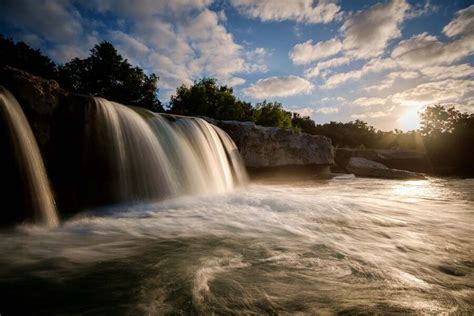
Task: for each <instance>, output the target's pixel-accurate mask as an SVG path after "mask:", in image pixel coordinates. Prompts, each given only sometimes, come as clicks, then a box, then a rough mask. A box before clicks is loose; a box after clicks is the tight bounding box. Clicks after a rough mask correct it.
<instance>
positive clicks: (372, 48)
mask: <svg viewBox="0 0 474 316" xmlns="http://www.w3.org/2000/svg"><path fill="white" fill-rule="evenodd" d="M409 8H410V5H409V4H408V3H407V2H406V1H405V0H389V1H387V2H385V3H379V4H376V5H374V6H372V7H371V8H369V9H368V10H365V11H360V12H357V13H355V14H354V15H352V16H350V17H349V18H348V19H347V20H346V21H345V22H344V24H343V25H342V27H341V31H342V32H343V34H344V40H343V42H342V43H343V46H344V49H345V50H347V51H348V52H347V54H348V55H350V56H353V57H355V58H370V57H376V56H379V55H381V54H382V53H383V52H384V50H385V48H386V47H387V44H388V43H389V41H390V40H391V39H394V38H398V37H400V36H401V32H400V27H401V24H402V22H403V20H404V19H405V17H406V13H407V11H408V9H409Z"/></svg>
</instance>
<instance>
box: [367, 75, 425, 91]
mask: <svg viewBox="0 0 474 316" xmlns="http://www.w3.org/2000/svg"><path fill="white" fill-rule="evenodd" d="M419 76H420V74H419V73H418V72H417V71H394V72H391V73H389V74H388V75H387V76H386V77H385V78H384V79H383V80H382V81H381V82H380V83H378V84H376V85H372V86H369V87H366V88H364V90H367V91H373V90H376V91H381V90H384V89H387V88H390V87H391V86H392V85H393V84H394V82H395V80H396V79H405V80H408V79H415V78H418V77H419Z"/></svg>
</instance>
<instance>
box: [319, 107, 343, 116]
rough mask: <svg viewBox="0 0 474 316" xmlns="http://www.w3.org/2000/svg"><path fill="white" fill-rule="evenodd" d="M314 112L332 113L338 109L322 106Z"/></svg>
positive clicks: (337, 111)
mask: <svg viewBox="0 0 474 316" xmlns="http://www.w3.org/2000/svg"><path fill="white" fill-rule="evenodd" d="M316 112H317V113H321V114H334V113H339V109H338V108H336V107H322V108H319V109H317V110H316Z"/></svg>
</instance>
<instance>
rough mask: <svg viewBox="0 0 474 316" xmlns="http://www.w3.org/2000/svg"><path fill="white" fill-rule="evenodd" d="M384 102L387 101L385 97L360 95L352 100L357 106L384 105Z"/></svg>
mask: <svg viewBox="0 0 474 316" xmlns="http://www.w3.org/2000/svg"><path fill="white" fill-rule="evenodd" d="M386 102H387V100H386V99H382V98H367V97H361V98H358V99H355V100H354V101H352V103H353V104H355V105H358V106H374V105H384V104H385V103H386Z"/></svg>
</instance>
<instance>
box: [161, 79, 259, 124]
mask: <svg viewBox="0 0 474 316" xmlns="http://www.w3.org/2000/svg"><path fill="white" fill-rule="evenodd" d="M170 105H171V109H170V112H171V113H174V114H180V115H203V116H208V117H212V118H215V119H220V120H238V121H244V120H249V119H250V118H251V115H252V106H251V105H250V103H246V102H243V101H240V100H238V99H237V98H236V97H235V96H234V90H233V89H232V88H229V87H227V86H219V85H218V84H217V81H216V79H213V78H202V79H200V80H197V81H195V82H194V84H193V85H192V86H190V87H188V86H185V85H182V86H181V87H178V88H177V89H176V95H174V96H172V97H171V103H170Z"/></svg>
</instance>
